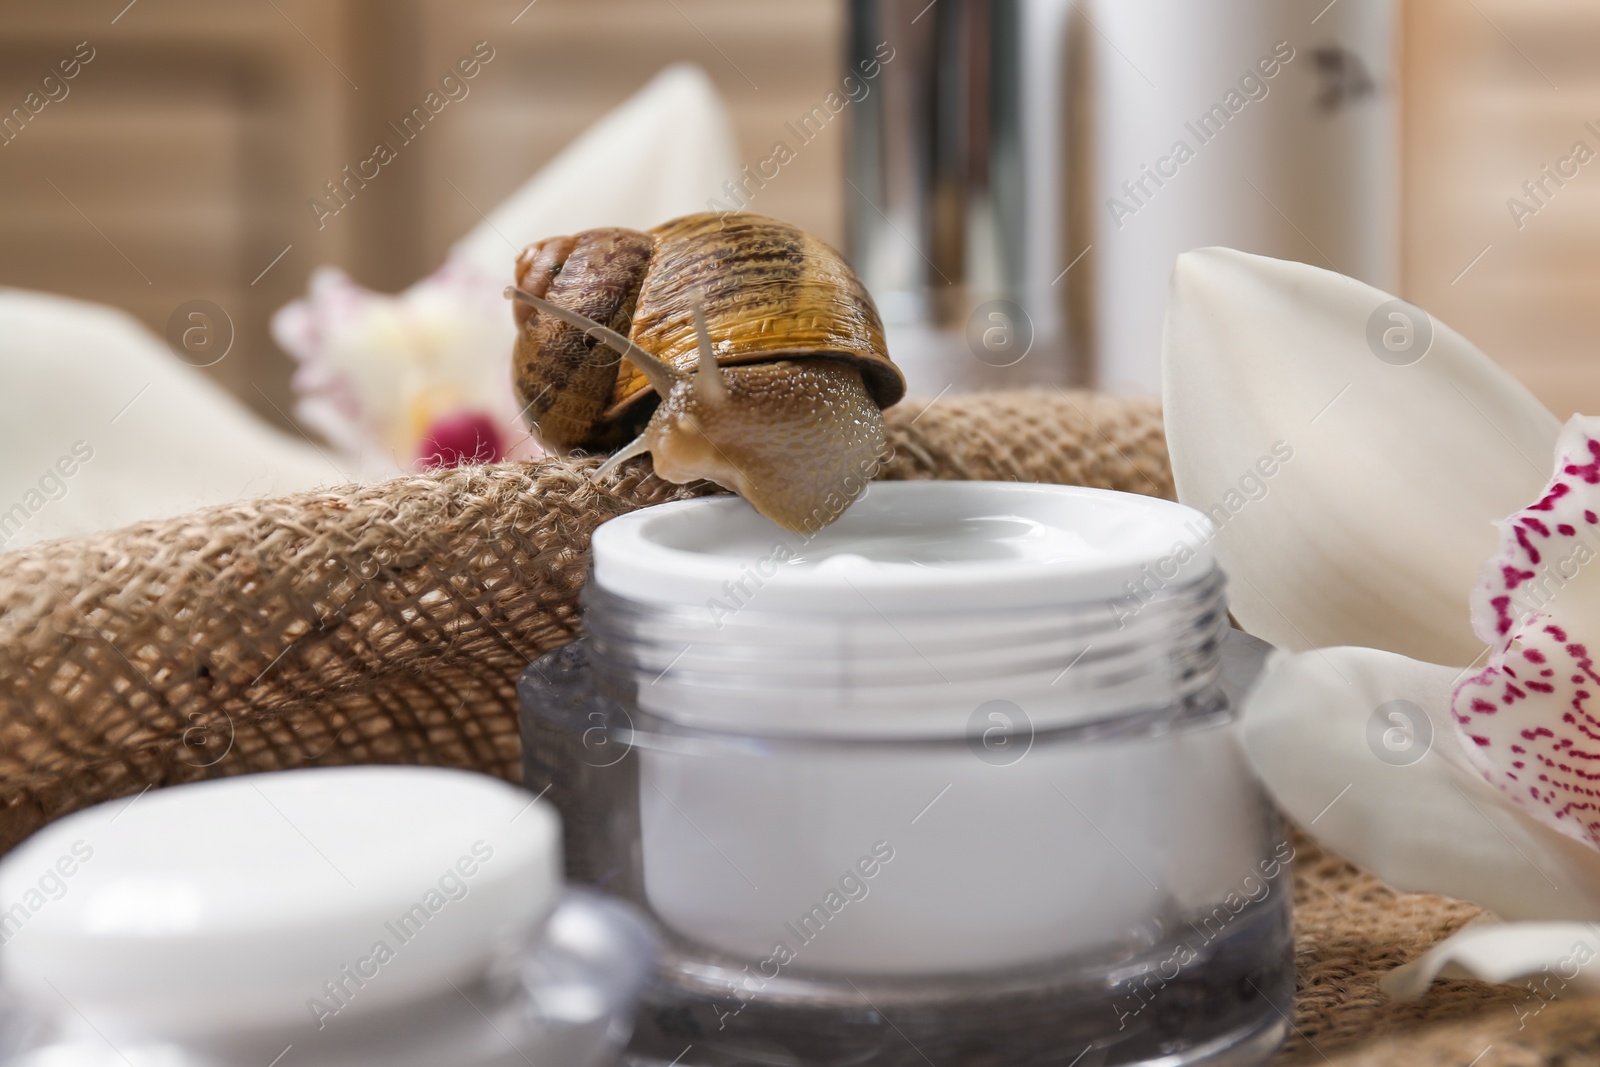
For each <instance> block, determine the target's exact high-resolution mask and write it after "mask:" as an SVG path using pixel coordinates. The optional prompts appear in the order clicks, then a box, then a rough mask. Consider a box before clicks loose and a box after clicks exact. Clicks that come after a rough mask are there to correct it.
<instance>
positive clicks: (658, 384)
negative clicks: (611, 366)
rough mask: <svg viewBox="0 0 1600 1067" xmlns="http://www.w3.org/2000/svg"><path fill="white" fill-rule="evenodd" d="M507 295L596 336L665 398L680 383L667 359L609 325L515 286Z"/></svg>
mask: <svg viewBox="0 0 1600 1067" xmlns="http://www.w3.org/2000/svg"><path fill="white" fill-rule="evenodd" d="M505 295H506V299H507V300H520V301H522V302H523V303H524V304H531V305H533V306H534V307H535V308H537V309H538V310H539V311H541V312H543V313H544V314H546V315H549V316H550V317H551V318H554V319H560V320H561V321H562V322H564V323H566V324H567V325H568V326H575V327H577V328H578V329H580V330H582V331H583V332H584V334H585V336H590V337H594V338H595V339H596V340H598V341H600V342H601V343H602V344H604V345H605V346H606V347H608V348H612V349H615V350H616V351H617V352H619V353H621V354H622V355H623V356H626V357H627V359H628V361H629V362H630V363H632V364H633V365H634V366H636V367H638V368H639V372H640V373H641V374H643V375H644V376H645V378H646V379H648V380H649V382H650V384H651V385H652V386H654V387H655V391H656V392H657V393H659V394H661V395H662V396H666V395H667V394H668V393H670V392H671V391H672V386H673V385H674V383H676V382H677V381H678V378H679V375H678V372H677V371H675V370H673V369H672V367H671V365H670V364H668V363H667V362H666V361H665V360H662V359H658V358H657V357H655V356H653V355H651V354H650V353H649V352H646V351H645V350H644V349H642V348H640V347H639V346H638V345H636V344H634V343H633V342H632V341H630V340H628V339H627V338H626V337H624V336H622V335H621V334H620V333H618V332H617V331H616V330H613V329H611V327H609V326H602V325H601V324H600V323H598V322H596V321H594V320H593V319H591V318H589V317H588V316H587V315H580V314H578V313H577V312H576V311H572V310H570V309H568V308H564V307H562V306H561V305H560V304H552V303H551V302H550V301H548V300H546V299H545V298H544V297H542V296H534V295H533V294H532V293H530V292H528V291H527V290H525V289H518V288H517V287H516V286H514V285H508V286H506V288H505Z"/></svg>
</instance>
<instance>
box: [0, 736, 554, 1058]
mask: <svg viewBox="0 0 1600 1067" xmlns="http://www.w3.org/2000/svg"><path fill="white" fill-rule="evenodd" d="M560 841H561V831H560V823H559V820H558V819H557V817H556V815H555V814H554V812H553V811H552V810H551V809H550V807H549V806H548V805H547V804H544V803H542V802H536V801H535V800H534V798H533V796H532V795H531V794H529V793H527V792H525V791H523V790H521V789H518V788H516V787H514V786H511V785H508V784H507V783H505V782H502V781H499V780H497V779H494V778H489V777H486V776H483V775H477V774H469V773H466V772H463V771H452V770H444V769H440V768H421V767H338V768H319V769H309V770H297V771H287V772H281V773H275V774H260V775H248V776H243V777H238V778H229V779H223V780H219V781H210V782H202V783H197V784H193V785H182V786H175V787H172V788H168V789H160V790H152V791H150V792H148V793H145V794H141V795H140V796H138V797H135V798H131V799H123V800H118V801H113V802H111V803H107V804H102V805H99V806H97V807H94V808H90V809H87V810H85V811H81V812H78V813H76V814H73V815H69V816H67V817H66V818H63V819H60V820H58V821H56V822H54V823H52V824H51V825H49V826H47V827H45V828H44V829H43V830H41V831H39V832H38V833H37V834H35V835H34V836H33V837H31V838H29V839H28V840H27V841H26V842H24V843H23V844H22V845H21V846H19V847H18V848H17V849H16V850H14V851H13V852H12V853H11V854H10V855H8V856H7V857H6V858H5V859H4V861H0V908H3V909H5V910H4V911H3V912H0V941H3V946H4V947H3V948H0V982H3V984H4V985H5V986H6V987H7V988H8V989H9V990H10V991H12V992H15V993H18V994H20V995H22V996H23V997H25V998H28V999H36V1000H38V1001H39V1002H40V1003H43V1004H44V1005H45V1006H46V1007H47V1008H48V1009H49V1010H51V1011H53V1012H55V1011H59V1010H60V1009H61V1007H62V1000H63V999H65V1001H66V1002H67V1003H70V1004H71V1005H72V1006H73V1007H74V1008H75V1009H76V1010H77V1012H79V1013H81V1014H82V1016H83V1017H84V1018H87V1019H90V1020H93V1022H94V1024H95V1025H96V1026H97V1027H99V1028H101V1029H107V1030H108V1032H109V1031H112V1030H115V1031H127V1030H130V1029H135V1030H142V1031H145V1032H151V1031H154V1032H158V1033H168V1034H171V1033H198V1032H207V1031H219V1030H227V1029H235V1028H240V1027H247V1026H278V1025H285V1024H295V1023H312V1022H313V1021H314V1020H315V1019H316V1018H317V1013H316V1011H315V1010H314V1006H313V1005H312V1004H311V1001H312V1000H313V999H317V1000H320V1002H322V1003H324V1004H325V1005H326V1006H327V1007H328V1008H330V1009H337V1015H338V1016H339V1017H343V1016H346V1015H349V1014H354V1013H363V1014H364V1013H366V1012H367V1011H369V1010H370V1009H372V1008H377V1007H386V1006H390V1005H393V1004H395V1003H397V1002H403V1001H407V1000H411V999H414V998H416V997H418V996H421V995H428V994H432V993H437V992H441V991H442V992H448V991H449V985H448V984H447V982H452V981H453V982H456V983H457V984H460V983H461V982H463V981H470V980H472V979H473V978H475V977H477V976H479V975H481V974H482V973H483V972H484V971H485V969H486V968H487V967H488V966H489V965H490V963H491V962H492V961H493V960H494V959H495V957H496V956H497V954H500V953H505V952H511V951H515V950H517V949H518V948H520V947H521V946H522V944H523V943H524V942H525V941H526V939H527V938H528V937H529V936H530V935H531V934H533V933H534V932H535V931H536V929H537V928H538V926H539V924H541V923H542V922H543V921H544V920H545V918H546V917H547V916H548V915H549V913H550V912H551V910H552V909H553V908H554V906H555V904H556V901H557V897H558V895H559V893H560V890H561V847H560ZM380 945H381V946H384V948H382V949H380V948H379V946H380ZM351 975H353V976H354V977H350V976H351ZM327 982H332V983H334V985H335V986H336V987H342V990H343V992H342V994H341V996H340V997H339V998H337V999H336V998H335V997H334V996H332V995H331V994H330V993H329V991H328V987H327V986H325V984H324V983H327ZM68 1014H71V1013H68Z"/></svg>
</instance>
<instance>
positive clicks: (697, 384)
mask: <svg viewBox="0 0 1600 1067" xmlns="http://www.w3.org/2000/svg"><path fill="white" fill-rule="evenodd" d="M689 302H690V303H689V306H690V310H691V312H692V314H693V315H694V333H695V337H696V339H697V341H698V342H699V350H700V360H699V366H698V367H697V368H696V369H695V375H694V390H695V394H696V396H697V397H698V399H700V400H701V401H702V402H704V403H707V404H720V403H722V402H723V401H724V400H726V399H727V398H728V390H727V388H726V387H725V386H724V385H723V384H722V371H721V370H720V369H719V368H718V367H717V356H716V353H715V351H713V349H712V347H711V331H710V329H708V328H707V326H706V294H705V293H704V292H703V291H702V290H699V289H696V290H695V291H694V292H693V293H691V294H690V295H689Z"/></svg>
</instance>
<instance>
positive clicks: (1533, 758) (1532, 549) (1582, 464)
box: [1451, 416, 1600, 847]
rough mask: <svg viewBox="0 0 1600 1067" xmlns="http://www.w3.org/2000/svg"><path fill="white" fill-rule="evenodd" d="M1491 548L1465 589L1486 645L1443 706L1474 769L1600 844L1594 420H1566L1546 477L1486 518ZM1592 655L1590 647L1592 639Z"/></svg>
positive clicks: (1599, 498) (1599, 456)
mask: <svg viewBox="0 0 1600 1067" xmlns="http://www.w3.org/2000/svg"><path fill="white" fill-rule="evenodd" d="M1497 525H1498V527H1499V529H1500V550H1499V552H1497V553H1496V554H1495V555H1494V556H1492V557H1491V558H1490V559H1489V561H1488V562H1487V563H1486V564H1485V565H1484V568H1483V576H1482V578H1481V580H1480V581H1479V584H1478V587H1477V589H1476V590H1475V591H1474V592H1473V595H1472V611H1473V626H1474V628H1475V629H1476V630H1477V631H1478V633H1479V635H1480V636H1482V637H1484V638H1485V639H1486V640H1491V641H1494V642H1496V648H1495V650H1494V652H1493V654H1492V655H1491V656H1490V659H1489V664H1488V666H1487V667H1485V668H1484V669H1483V670H1482V671H1481V672H1479V673H1477V674H1475V675H1473V676H1472V677H1470V678H1467V679H1466V680H1465V681H1463V682H1461V683H1460V685H1459V686H1457V688H1456V690H1455V693H1454V694H1453V697H1452V701H1451V710H1452V711H1453V713H1454V716H1455V722H1456V724H1457V728H1458V730H1459V731H1460V734H1461V738H1462V742H1463V747H1464V748H1465V750H1466V752H1467V754H1468V757H1469V758H1470V759H1471V761H1472V762H1473V764H1474V765H1475V766H1477V767H1478V769H1479V770H1480V771H1481V772H1482V773H1483V775H1484V777H1486V778H1487V779H1488V780H1489V781H1490V782H1493V783H1494V784H1495V785H1497V786H1499V787H1500V788H1501V789H1502V790H1504V791H1505V792H1506V794H1507V795H1508V796H1510V797H1511V798H1512V799H1513V800H1514V801H1515V802H1516V803H1517V804H1519V805H1522V806H1523V807H1524V808H1525V810H1526V811H1527V812H1528V813H1529V815H1531V816H1532V817H1533V818H1536V819H1539V820H1541V821H1543V822H1545V823H1546V824H1548V825H1550V826H1553V827H1555V828H1556V829H1557V830H1559V831H1561V832H1562V833H1565V834H1568V835H1569V836H1571V837H1573V838H1575V839H1577V840H1580V841H1583V842H1585V843H1587V844H1589V845H1590V846H1592V847H1600V707H1597V706H1596V702H1597V697H1596V694H1600V673H1597V671H1596V666H1595V660H1594V652H1591V650H1590V644H1592V643H1593V642H1594V641H1596V640H1600V577H1597V575H1596V570H1595V568H1593V567H1587V566H1586V565H1587V564H1589V563H1592V562H1593V561H1594V560H1595V559H1596V557H1597V556H1600V552H1597V550H1596V546H1597V540H1596V532H1597V530H1596V528H1597V527H1600V418H1591V417H1585V416H1576V417H1574V418H1573V419H1572V420H1571V421H1570V422H1568V423H1567V427H1566V429H1565V430H1564V431H1562V434H1561V440H1560V442H1559V443H1558V445H1557V447H1556V465H1555V475H1554V476H1553V477H1552V478H1551V480H1550V482H1549V484H1548V485H1546V486H1545V489H1544V491H1543V492H1542V493H1540V494H1539V497H1538V499H1537V500H1535V501H1534V502H1533V503H1532V504H1530V505H1529V506H1527V507H1525V508H1523V509H1522V510H1521V511H1519V512H1517V513H1515V514H1513V515H1511V516H1510V517H1509V518H1507V519H1504V520H1502V521H1501V522H1499V523H1497ZM1595 651H1600V646H1596V648H1595Z"/></svg>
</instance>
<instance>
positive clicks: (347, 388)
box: [0, 65, 736, 548]
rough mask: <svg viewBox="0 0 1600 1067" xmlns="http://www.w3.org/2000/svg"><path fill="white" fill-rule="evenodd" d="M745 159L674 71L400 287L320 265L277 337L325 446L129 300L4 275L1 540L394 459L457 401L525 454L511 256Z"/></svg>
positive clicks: (70, 529) (688, 79)
mask: <svg viewBox="0 0 1600 1067" xmlns="http://www.w3.org/2000/svg"><path fill="white" fill-rule="evenodd" d="M735 158H736V157H735V151H734V141H733V137H732V133H731V126H730V124H729V121H728V117H727V114H726V111H725V109H724V108H723V105H722V102H721V101H720V99H718V97H717V95H716V92H715V91H714V90H713V89H712V87H711V84H710V81H709V79H707V78H706V76H705V74H704V73H703V72H702V71H700V70H699V69H698V68H696V67H692V66H687V65H677V66H673V67H669V68H667V69H666V70H664V71H662V72H661V74H659V75H658V76H657V77H656V78H655V79H653V80H652V81H651V82H650V83H649V84H648V85H646V86H645V87H644V88H643V89H642V90H640V91H639V92H638V93H637V94H635V95H634V96H633V97H632V98H631V99H629V100H628V101H626V102H625V103H624V104H622V105H621V106H620V107H618V108H617V109H616V110H615V111H613V112H611V113H610V114H608V115H607V116H605V117H604V118H603V119H601V120H600V121H599V122H597V123H596V124H595V125H594V126H593V127H591V128H590V129H589V130H588V131H586V132H585V133H584V134H583V135H582V136H580V137H579V138H578V139H577V140H576V141H574V142H573V143H572V144H571V145H570V146H568V147H567V148H566V149H565V150H564V151H563V152H562V153H561V154H560V155H559V156H557V157H556V158H555V159H554V160H552V161H551V162H550V163H549V164H548V165H547V166H546V167H545V168H544V169H543V170H541V171H540V172H539V173H538V174H537V175H535V176H534V177H533V178H532V179H531V180H530V181H528V182H527V183H526V184H525V185H523V186H522V188H520V189H518V190H517V191H516V192H515V193H514V194H512V196H511V197H510V198H509V199H508V200H507V201H506V202H505V203H504V204H502V205H501V206H500V207H498V208H496V209H495V210H494V211H493V212H492V213H491V214H490V215H489V218H488V219H487V221H485V222H484V223H481V224H480V225H479V226H477V227H476V228H475V229H474V230H473V231H472V232H471V233H469V234H467V236H466V237H464V238H463V239H462V240H461V241H459V242H457V244H456V245H455V246H454V247H453V248H452V249H451V252H450V255H449V257H448V258H447V260H446V262H445V264H444V266H442V267H441V268H440V269H439V270H438V271H436V272H435V273H434V274H431V275H429V276H428V277H427V278H424V279H423V280H422V281H420V282H418V283H417V284H416V285H413V286H412V287H411V288H410V289H408V290H406V291H405V292H404V293H402V294H400V295H399V296H385V295H382V294H377V293H372V292H370V291H369V290H365V289H362V288H360V287H359V286H357V285H355V283H353V282H351V281H349V280H348V279H347V278H344V277H343V276H342V275H340V274H338V272H333V273H328V271H329V270H330V268H324V269H323V271H319V272H318V275H316V276H314V278H313V283H312V288H313V292H312V296H311V297H310V298H308V299H306V300H302V301H296V302H295V303H294V304H291V305H289V306H288V307H286V308H285V309H283V310H282V311H280V312H279V317H278V320H277V321H276V322H275V331H276V332H277V333H278V334H279V336H280V339H281V340H282V341H283V343H284V344H285V346H286V347H289V348H291V350H293V351H294V354H295V355H297V356H298V357H299V358H300V359H301V360H302V364H303V365H302V369H301V373H300V376H299V378H298V382H297V384H298V385H299V386H300V387H302V391H303V393H304V394H305V395H304V397H303V400H302V403H301V405H300V407H299V408H297V413H298V414H299V416H300V417H301V418H302V420H303V421H305V422H307V423H308V424H310V425H311V426H313V427H314V428H315V429H317V430H319V431H321V432H323V433H324V434H325V435H327V436H328V438H329V440H331V441H332V442H333V445H331V446H328V445H323V446H313V445H311V444H309V443H308V442H306V441H304V440H301V439H299V438H297V437H294V436H291V435H289V434H285V433H283V432H281V431H279V430H277V429H275V428H273V427H271V426H268V425H267V424H266V423H264V422H263V421H262V420H261V419H259V418H257V417H256V416H255V415H254V414H253V413H252V412H251V411H249V410H248V408H246V407H245V405H244V404H242V403H240V402H239V401H237V400H235V399H234V398H233V397H231V396H230V395H228V394H227V393H226V392H225V391H224V390H222V389H221V388H220V387H218V386H217V385H215V384H213V383H212V382H211V381H210V379H208V378H207V377H206V376H205V375H204V374H202V373H201V372H200V371H198V370H196V369H195V368H193V367H191V366H189V365H188V364H187V363H185V362H183V361H181V360H179V359H178V358H177V357H176V356H174V355H173V354H172V353H171V352H170V351H169V350H168V349H167V347H166V345H165V343H164V342H163V341H162V340H161V339H160V338H158V337H156V336H155V335H153V334H152V333H150V331H148V330H147V329H145V328H144V327H143V326H142V325H140V324H139V323H137V322H136V321H134V320H133V319H132V318H131V317H129V316H128V315H126V314H124V313H123V312H120V311H117V310H114V309H112V308H108V307H104V306H101V305H96V304H88V303H84V302H81V301H76V300H69V299H66V298H64V297H58V296H53V295H48V294H44V293H30V292H24V291H21V290H6V289H0V382H3V383H4V389H0V548H13V547H17V546H20V545H24V544H30V543H33V542H35V541H40V540H44V539H48V538H53V537H64V536H70V535H72V534H76V533H83V532H87V531H91V530H96V529H106V528H110V527H115V526H120V525H124V524H126V523H129V522H133V521H136V520H140V519H157V518H164V517H167V516H171V515H176V514H180V513H182V512H184V511H188V510H191V509H193V508H197V507H203V506H206V505H210V504H218V503H224V502H227V501H231V500H237V499H240V498H244V497H253V496H263V495H270V494H275V493H282V492H290V491H294V490H298V489H308V488H313V487H316V486H319V485H329V484H334V483H337V482H341V481H347V480H350V479H351V478H355V477H362V476H379V475H382V474H385V473H392V472H394V471H396V470H399V469H403V468H406V467H409V466H410V465H411V464H412V461H413V458H414V455H415V451H414V446H415V443H416V440H417V438H418V435H419V434H420V433H422V432H425V430H426V428H427V425H428V423H429V420H430V419H433V418H437V417H439V416H447V415H450V414H451V413H452V411H454V410H458V409H460V408H461V407H463V406H465V407H466V408H468V409H470V408H473V407H474V405H476V406H478V407H482V408H485V409H492V410H491V411H490V414H491V415H492V417H493V418H494V419H495V420H496V421H497V422H498V423H499V424H500V425H501V426H502V428H503V432H504V433H505V434H506V435H507V437H508V440H507V441H506V442H505V443H506V445H507V450H508V451H510V452H511V453H512V454H527V452H528V446H527V445H526V444H523V445H522V446H521V448H520V449H518V448H517V447H515V446H517V445H518V442H519V440H521V439H525V437H526V434H525V431H521V430H520V428H519V427H517V425H516V423H515V414H516V412H515V408H514V404H513V401H512V397H511V386H510V381H509V375H510V350H511V343H512V338H513V336H514V333H513V329H512V324H511V313H510V310H509V308H508V307H507V306H506V302H505V300H504V299H503V298H502V297H501V296H500V292H501V290H502V289H503V288H504V287H505V286H506V285H507V284H509V283H510V281H511V277H512V263H513V260H514V258H515V255H516V252H517V250H519V249H520V248H521V247H522V246H523V245H524V244H526V243H528V242H530V241H533V240H537V239H538V238H541V237H547V236H551V235H553V234H559V233H570V232H572V231H574V230H577V229H582V228H585V227H589V226H597V225H619V226H632V227H638V228H648V227H650V226H654V225H656V224H657V223H660V222H663V221H665V220H666V219H668V218H671V217H673V216H674V215H681V214H686V213H688V212H692V211H699V210H704V208H705V205H706V202H707V200H708V199H709V198H711V197H713V196H715V195H717V194H718V191H719V189H720V187H721V185H722V183H723V182H724V181H726V180H727V179H728V178H730V177H732V176H733V175H734V174H735V173H736V162H735ZM319 297H320V299H319ZM233 358H240V357H239V355H238V354H235V356H234V357H233ZM452 405H453V407H452ZM419 426H420V427H421V428H422V429H421V430H419V429H418V427H419ZM512 435H515V436H514V437H513V436H512ZM408 448H409V449H410V451H407V450H408Z"/></svg>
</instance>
